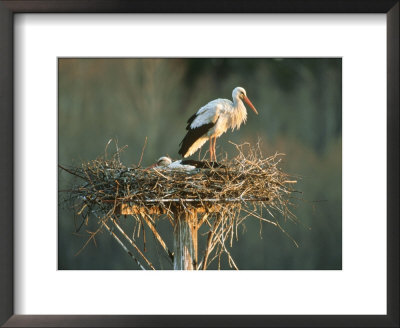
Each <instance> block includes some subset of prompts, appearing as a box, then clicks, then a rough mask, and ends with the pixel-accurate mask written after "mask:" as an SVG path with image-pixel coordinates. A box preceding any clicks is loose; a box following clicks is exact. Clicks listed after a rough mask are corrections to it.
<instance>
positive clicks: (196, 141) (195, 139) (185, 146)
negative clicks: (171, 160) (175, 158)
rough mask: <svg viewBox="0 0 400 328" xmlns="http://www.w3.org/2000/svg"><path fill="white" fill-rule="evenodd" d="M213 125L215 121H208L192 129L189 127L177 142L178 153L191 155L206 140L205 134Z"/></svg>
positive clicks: (186, 155) (184, 155)
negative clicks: (178, 142) (179, 141)
mask: <svg viewBox="0 0 400 328" xmlns="http://www.w3.org/2000/svg"><path fill="white" fill-rule="evenodd" d="M214 125H215V123H208V124H204V125H202V126H199V127H197V128H194V129H189V130H188V132H187V133H186V135H185V137H184V138H183V140H182V141H181V143H180V144H179V146H181V147H180V149H179V151H178V154H179V155H181V156H182V157H188V156H190V155H192V154H193V153H194V152H195V151H196V150H197V149H199V148H200V147H201V146H202V145H204V143H205V142H206V141H207V140H208V137H207V136H206V134H207V132H208V130H210V129H211V128H212V127H213V126H214Z"/></svg>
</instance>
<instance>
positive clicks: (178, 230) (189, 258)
mask: <svg viewBox="0 0 400 328" xmlns="http://www.w3.org/2000/svg"><path fill="white" fill-rule="evenodd" d="M197 230H198V227H197V211H196V210H192V211H190V212H184V213H183V212H176V213H175V227H174V270H196V269H197V246H198V245H197Z"/></svg>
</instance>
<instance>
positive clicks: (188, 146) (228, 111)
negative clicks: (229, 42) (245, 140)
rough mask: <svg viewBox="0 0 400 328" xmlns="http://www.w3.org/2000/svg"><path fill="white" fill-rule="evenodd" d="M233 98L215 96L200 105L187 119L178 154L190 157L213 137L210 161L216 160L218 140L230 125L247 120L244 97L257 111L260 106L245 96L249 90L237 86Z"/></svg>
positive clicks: (235, 125) (239, 123)
mask: <svg viewBox="0 0 400 328" xmlns="http://www.w3.org/2000/svg"><path fill="white" fill-rule="evenodd" d="M232 99H233V102H232V101H230V100H228V99H215V100H213V101H210V102H209V103H208V104H207V105H205V106H203V107H201V108H200V109H199V110H198V111H197V113H196V114H194V115H192V116H191V117H190V118H189V119H188V121H187V126H186V130H187V131H188V132H187V133H186V136H185V137H184V138H183V140H182V141H181V143H180V144H179V146H181V147H180V149H179V152H178V153H179V154H180V155H182V157H188V156H190V155H192V154H193V153H194V152H196V151H197V150H198V149H199V148H200V147H202V146H203V145H204V144H205V143H206V141H207V140H209V141H210V161H216V160H217V156H216V154H215V143H216V140H217V138H218V137H219V136H221V134H223V133H225V132H226V130H228V129H229V128H231V129H232V131H233V130H234V129H235V128H236V129H239V127H240V125H241V124H242V123H245V122H246V119H247V111H246V107H245V106H244V104H243V100H244V101H245V102H246V104H247V105H249V106H250V108H251V109H252V110H253V111H254V112H255V113H256V114H258V112H257V110H256V109H255V107H254V106H253V104H252V103H251V101H250V100H249V98H247V96H246V90H245V89H243V88H241V87H236V88H235V89H233V91H232Z"/></svg>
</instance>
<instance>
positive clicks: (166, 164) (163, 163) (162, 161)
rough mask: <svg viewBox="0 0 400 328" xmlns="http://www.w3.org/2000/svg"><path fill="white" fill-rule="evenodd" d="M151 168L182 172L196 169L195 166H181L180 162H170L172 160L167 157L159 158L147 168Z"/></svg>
mask: <svg viewBox="0 0 400 328" xmlns="http://www.w3.org/2000/svg"><path fill="white" fill-rule="evenodd" d="M153 167H160V168H164V169H169V170H184V171H192V170H195V169H196V166H194V165H187V164H183V163H182V160H179V161H175V162H172V159H171V158H169V157H168V156H162V157H160V158H159V159H158V160H157V162H156V163H154V164H153V165H151V166H150V167H149V168H153Z"/></svg>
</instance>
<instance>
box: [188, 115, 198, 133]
mask: <svg viewBox="0 0 400 328" xmlns="http://www.w3.org/2000/svg"><path fill="white" fill-rule="evenodd" d="M196 117H197V113H194V114H193V115H192V116H190V117H189V119H188V120H187V126H186V130H188V131H189V130H190V124H192V122H193V121H194V120H195V119H196Z"/></svg>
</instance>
